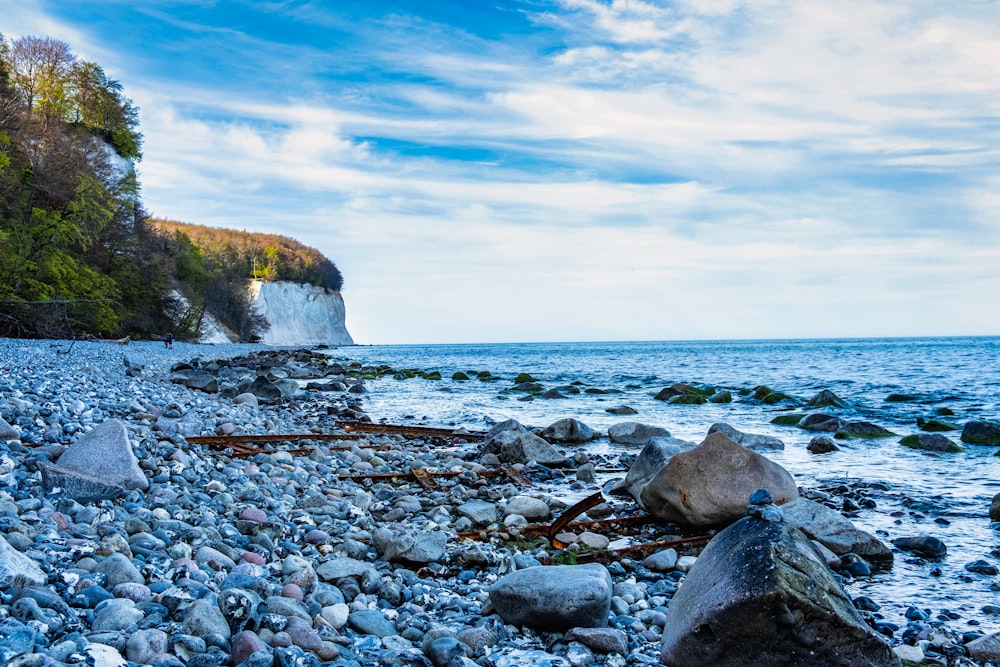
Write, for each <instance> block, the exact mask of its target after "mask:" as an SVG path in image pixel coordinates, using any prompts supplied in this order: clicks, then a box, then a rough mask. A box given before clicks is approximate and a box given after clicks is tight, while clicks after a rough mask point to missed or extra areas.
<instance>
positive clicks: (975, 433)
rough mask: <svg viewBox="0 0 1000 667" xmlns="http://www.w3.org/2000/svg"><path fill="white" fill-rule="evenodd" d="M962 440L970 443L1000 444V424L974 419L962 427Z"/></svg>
mask: <svg viewBox="0 0 1000 667" xmlns="http://www.w3.org/2000/svg"><path fill="white" fill-rule="evenodd" d="M962 442H966V443H968V444H970V445H998V446H1000V424H996V423H994V422H987V421H972V422H968V423H967V424H966V425H965V428H963V429H962Z"/></svg>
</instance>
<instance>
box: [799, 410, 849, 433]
mask: <svg viewBox="0 0 1000 667" xmlns="http://www.w3.org/2000/svg"><path fill="white" fill-rule="evenodd" d="M844 423H845V422H844V420H843V419H841V418H840V417H835V416H833V415H828V414H826V413H823V412H814V413H813V414H811V415H806V416H805V417H803V418H802V419H801V420H800V421H799V423H798V427H799V428H804V429H806V430H807V431H829V432H830V433H836V432H837V431H839V430H840V429H841V428H842V427H843V426H844Z"/></svg>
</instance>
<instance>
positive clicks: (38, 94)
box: [0, 35, 342, 340]
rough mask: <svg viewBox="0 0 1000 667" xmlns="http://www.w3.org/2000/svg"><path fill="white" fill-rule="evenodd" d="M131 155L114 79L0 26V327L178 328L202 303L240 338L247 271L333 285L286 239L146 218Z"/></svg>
mask: <svg viewBox="0 0 1000 667" xmlns="http://www.w3.org/2000/svg"><path fill="white" fill-rule="evenodd" d="M141 157H142V135H141V134H140V133H139V122H138V109H137V108H136V107H135V105H134V104H133V103H132V101H131V100H129V99H128V98H127V97H126V96H125V95H124V93H123V90H122V86H121V84H120V83H119V82H117V81H115V80H113V79H110V78H108V76H107V75H106V74H105V72H104V70H103V69H102V68H101V67H100V66H99V65H98V64H96V63H93V62H86V61H82V60H80V59H79V58H77V57H76V56H75V55H74V54H73V53H72V51H71V49H70V47H69V45H68V44H66V43H65V42H61V41H58V40H55V39H51V38H48V37H22V38H19V39H15V40H9V41H8V40H7V39H5V38H4V37H3V35H0V336H8V337H69V336H79V335H92V336H98V337H116V338H117V337H123V336H126V335H128V336H132V337H148V336H155V335H159V334H160V333H162V332H164V331H168V330H172V331H174V332H175V334H176V335H177V337H178V338H182V339H183V338H185V337H195V336H197V334H198V329H199V326H200V324H201V320H202V315H203V313H204V312H205V310H206V309H207V310H208V311H210V312H212V313H213V314H215V315H216V316H217V317H219V319H220V320H222V322H223V324H225V325H227V326H228V327H229V328H230V329H232V330H233V331H235V332H237V333H238V334H239V336H240V337H241V339H244V340H252V339H253V338H254V337H255V336H256V335H257V334H259V333H260V327H261V326H262V323H261V321H260V319H259V318H257V317H255V314H254V312H253V310H252V308H251V307H250V302H249V295H248V290H247V282H248V280H249V279H250V278H252V277H256V278H259V279H262V280H277V279H287V280H294V281H301V282H310V283H313V284H315V285H323V286H325V287H329V288H332V289H339V288H340V286H341V282H342V281H341V276H340V272H339V271H338V270H337V268H336V266H334V265H333V263H332V262H330V261H329V260H327V259H326V258H325V257H323V256H322V255H321V254H320V253H319V252H318V251H315V250H313V249H311V248H305V247H304V246H301V245H300V244H297V243H296V242H294V241H292V240H291V239H286V238H284V237H280V236H270V235H255V234H246V233H240V232H231V231H228V230H212V229H209V228H205V227H199V226H197V225H187V224H182V223H174V222H166V221H153V220H151V219H150V217H149V215H148V214H147V213H146V211H145V210H144V209H143V205H142V200H141V197H140V187H139V183H138V181H137V179H136V174H135V170H134V164H135V163H136V162H138V161H139V160H140V159H141ZM178 196H183V193H178ZM178 292H180V293H181V294H183V295H184V297H185V298H184V299H181V298H178V297H177V294H178Z"/></svg>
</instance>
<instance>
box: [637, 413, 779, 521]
mask: <svg viewBox="0 0 1000 667" xmlns="http://www.w3.org/2000/svg"><path fill="white" fill-rule="evenodd" d="M757 489H767V490H768V491H770V492H771V495H772V497H773V498H774V502H775V503H776V504H778V505H781V504H783V503H786V502H788V501H789V500H793V499H795V498H798V495H799V493H798V489H797V488H796V485H795V480H794V479H793V478H792V476H791V475H790V474H789V473H788V471H787V470H785V469H784V468H782V467H781V466H780V465H778V464H777V463H775V462H774V461H771V460H770V459H768V458H765V457H763V456H761V455H760V454H758V453H756V452H752V451H750V450H749V449H747V448H745V447H743V446H741V445H739V444H737V443H735V442H733V441H732V440H731V439H729V438H727V437H726V436H725V435H723V434H721V433H712V434H711V435H709V436H708V437H707V438H705V440H704V441H703V442H702V443H701V444H700V445H698V446H697V447H695V448H694V449H692V450H690V451H687V452H681V453H679V454H675V455H674V456H673V457H671V458H670V460H669V461H668V462H667V464H666V465H665V466H663V468H661V469H660V471H659V472H657V473H656V475H655V476H654V477H653V478H652V479H651V480H650V481H649V482H648V483H647V484H646V485H645V486H644V487H642V491H641V493H640V494H639V504H640V505H641V506H642V507H643V508H644V509H645V510H646V511H647V512H649V513H650V514H652V515H653V516H655V517H657V518H660V519H664V520H666V521H674V522H677V523H681V524H685V525H688V526H692V527H702V528H704V527H709V526H716V525H719V524H724V523H729V522H732V521H735V520H736V519H739V518H740V517H742V516H744V515H745V514H746V506H747V498H749V497H750V494H751V493H753V492H754V491H756V490H757Z"/></svg>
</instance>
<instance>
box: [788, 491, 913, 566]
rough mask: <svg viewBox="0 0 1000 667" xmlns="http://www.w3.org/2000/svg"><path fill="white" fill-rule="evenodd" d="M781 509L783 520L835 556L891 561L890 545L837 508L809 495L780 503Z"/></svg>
mask: <svg viewBox="0 0 1000 667" xmlns="http://www.w3.org/2000/svg"><path fill="white" fill-rule="evenodd" d="M781 513H782V514H784V516H785V523H788V524H789V525H792V526H795V527H796V528H798V529H799V530H801V531H802V532H803V533H805V534H806V535H807V536H808V537H809V538H811V539H813V540H816V541H817V542H819V543H820V544H822V545H823V546H824V547H826V548H827V549H829V550H830V551H832V552H833V553H835V554H837V555H838V556H843V555H844V554H846V553H856V554H857V555H859V556H861V557H862V558H864V559H865V560H867V561H869V562H871V563H872V564H874V565H877V566H879V567H889V566H891V565H892V559H893V557H892V549H891V548H890V547H889V545H887V544H886V543H885V542H883V541H882V540H880V539H878V538H877V537H875V536H874V535H872V534H871V533H866V532H865V531H863V530H861V529H860V528H857V527H855V525H854V524H853V523H851V521H850V520H849V519H848V518H847V517H845V516H844V515H842V514H841V513H840V512H838V511H837V510H833V509H830V508H829V507H827V506H826V505H821V504H820V503H817V502H814V501H812V500H809V499H808V498H796V499H795V500H791V501H789V502H787V503H785V504H784V505H782V507H781Z"/></svg>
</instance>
